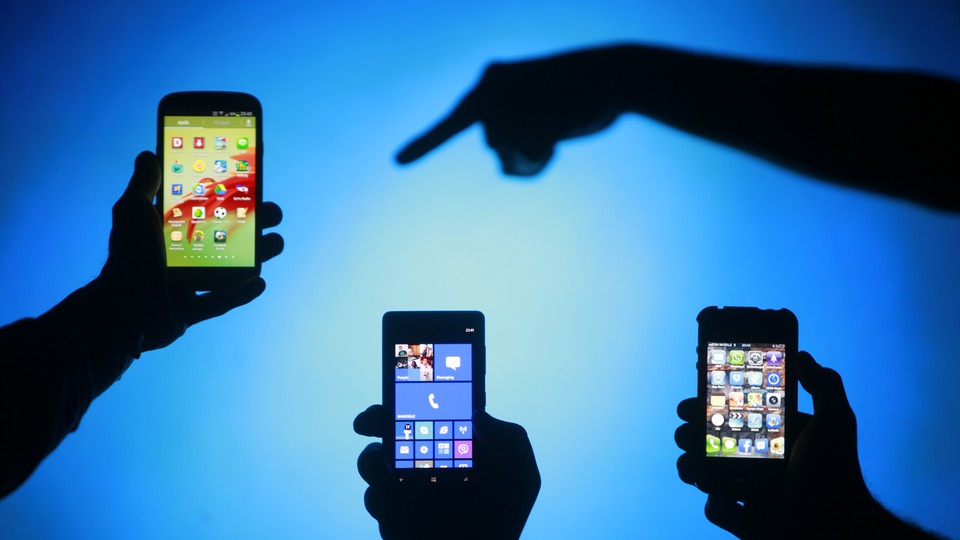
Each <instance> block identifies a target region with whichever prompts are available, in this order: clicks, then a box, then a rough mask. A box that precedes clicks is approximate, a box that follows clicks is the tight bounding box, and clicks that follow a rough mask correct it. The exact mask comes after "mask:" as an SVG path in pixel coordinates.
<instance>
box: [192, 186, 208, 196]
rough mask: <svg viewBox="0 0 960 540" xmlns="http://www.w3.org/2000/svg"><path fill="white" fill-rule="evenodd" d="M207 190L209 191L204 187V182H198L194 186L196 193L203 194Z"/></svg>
mask: <svg viewBox="0 0 960 540" xmlns="http://www.w3.org/2000/svg"><path fill="white" fill-rule="evenodd" d="M206 192H207V191H206V189H205V188H204V187H203V184H196V185H195V186H193V194H194V195H203V194H204V193H206Z"/></svg>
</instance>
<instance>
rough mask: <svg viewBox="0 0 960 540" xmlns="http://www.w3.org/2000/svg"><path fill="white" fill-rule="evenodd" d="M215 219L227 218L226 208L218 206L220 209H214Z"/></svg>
mask: <svg viewBox="0 0 960 540" xmlns="http://www.w3.org/2000/svg"><path fill="white" fill-rule="evenodd" d="M213 217H215V218H217V219H223V218H225V217H227V209H226V208H224V207H222V206H218V207H216V208H214V209H213Z"/></svg>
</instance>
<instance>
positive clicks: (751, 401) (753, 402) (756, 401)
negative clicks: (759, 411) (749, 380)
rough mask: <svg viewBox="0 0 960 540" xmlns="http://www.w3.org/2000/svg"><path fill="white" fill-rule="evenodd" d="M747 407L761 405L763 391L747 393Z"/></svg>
mask: <svg viewBox="0 0 960 540" xmlns="http://www.w3.org/2000/svg"><path fill="white" fill-rule="evenodd" d="M747 407H763V392H749V393H747Z"/></svg>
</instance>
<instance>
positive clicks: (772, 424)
mask: <svg viewBox="0 0 960 540" xmlns="http://www.w3.org/2000/svg"><path fill="white" fill-rule="evenodd" d="M767 428H768V429H780V415H779V414H777V413H770V414H768V415H767Z"/></svg>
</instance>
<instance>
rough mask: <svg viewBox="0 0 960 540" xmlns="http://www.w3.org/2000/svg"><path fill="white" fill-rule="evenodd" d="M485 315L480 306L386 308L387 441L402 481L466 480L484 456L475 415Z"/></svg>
mask: <svg viewBox="0 0 960 540" xmlns="http://www.w3.org/2000/svg"><path fill="white" fill-rule="evenodd" d="M485 372H486V353H485V345H484V317H483V313H480V312H479V311H391V312H388V313H385V314H384V315H383V405H384V408H386V409H387V411H388V415H389V419H390V424H391V425H390V428H389V429H388V430H387V432H386V433H387V436H386V437H384V440H383V445H384V448H386V449H388V452H390V453H391V454H392V459H390V460H389V461H390V463H391V468H392V470H393V471H394V474H395V477H396V479H397V480H398V481H400V482H403V481H412V482H414V483H418V482H419V483H431V482H432V483H436V482H451V481H455V482H465V481H469V480H470V478H471V477H472V476H473V475H475V474H476V472H477V470H478V464H482V463H483V456H482V455H478V453H476V452H475V448H474V433H473V415H474V413H476V412H479V411H482V410H483V408H484V406H485V401H486V394H485V388H484V374H485Z"/></svg>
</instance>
